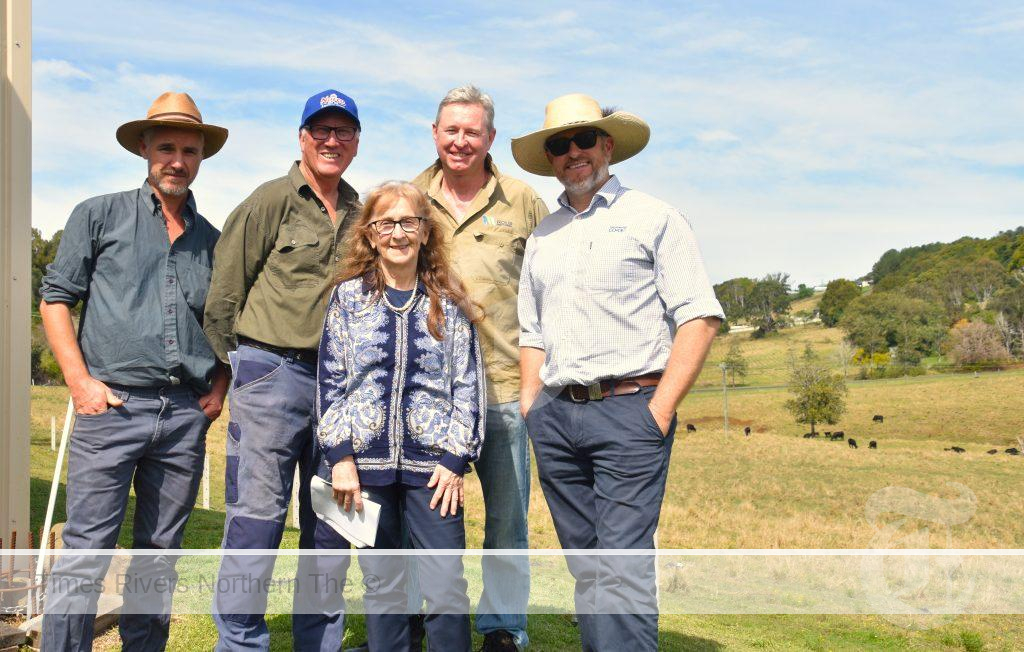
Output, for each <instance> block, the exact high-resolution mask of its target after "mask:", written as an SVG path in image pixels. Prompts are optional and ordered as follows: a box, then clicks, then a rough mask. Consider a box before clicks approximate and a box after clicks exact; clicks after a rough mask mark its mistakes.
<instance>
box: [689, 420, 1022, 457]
mask: <svg viewBox="0 0 1024 652" xmlns="http://www.w3.org/2000/svg"><path fill="white" fill-rule="evenodd" d="M871 421H872V423H884V422H885V417H884V416H883V415H881V414H876V415H875V416H873V417H871ZM686 432H697V426H695V425H693V424H692V423H688V424H686ZM750 433H751V430H750V426H747V427H745V428H744V429H743V435H744V436H746V437H749V436H750ZM819 436H820V435H819V433H817V432H814V431H811V432H806V433H804V439H817V438H818V437H819ZM823 436H824V438H825V439H828V440H829V441H842V440H843V439H846V433H845V432H843V431H842V430H837V431H835V432H825V433H823ZM846 443H847V445H848V446H849V447H850V448H857V440H856V439H854V438H852V437H850V438H849V439H846ZM868 448H870V449H877V448H878V442H877V441H875V440H874V439H872V440H871V441H869V442H868ZM943 450H945V451H946V452H951V453H966V452H967V449H966V448H962V447H960V446H951V447H950V448H944V449H943ZM1003 452H1004V453H1006V454H1007V455H1020V454H1021V452H1020V450H1018V449H1016V448H1007V449H1006V450H1004V451H1003ZM997 453H999V449H997V448H993V449H991V450H989V451H988V454H989V455H996V454H997Z"/></svg>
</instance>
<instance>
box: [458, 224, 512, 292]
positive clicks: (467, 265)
mask: <svg viewBox="0 0 1024 652" xmlns="http://www.w3.org/2000/svg"><path fill="white" fill-rule="evenodd" d="M469 235H470V236H471V237H472V243H471V244H470V247H466V246H465V245H464V246H462V247H460V248H459V249H458V251H456V254H455V258H456V264H457V265H458V268H459V272H460V274H462V276H463V278H464V279H466V280H467V281H469V282H471V283H490V284H492V285H508V284H509V283H511V282H512V279H513V277H515V278H516V279H518V277H519V270H520V269H521V268H522V266H523V252H524V250H525V248H526V239H525V238H523V237H521V236H519V235H517V234H516V233H515V232H514V231H511V230H510V231H502V230H497V229H486V230H485V229H476V230H474V231H472V232H470V234H469Z"/></svg>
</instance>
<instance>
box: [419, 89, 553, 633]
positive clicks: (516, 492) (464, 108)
mask: <svg viewBox="0 0 1024 652" xmlns="http://www.w3.org/2000/svg"><path fill="white" fill-rule="evenodd" d="M433 135H434V144H435V146H436V148H437V156H438V159H437V161H435V162H434V164H433V165H431V166H430V167H429V168H427V169H426V170H424V171H423V173H421V174H420V175H419V176H418V177H416V178H415V179H414V180H413V183H414V184H416V185H417V186H419V187H420V188H421V189H423V190H424V191H425V192H426V193H427V195H428V196H429V197H430V203H431V219H434V220H437V221H438V222H439V223H440V224H441V226H442V228H443V229H444V230H445V232H446V235H447V237H448V241H449V246H450V248H451V257H452V261H453V262H454V264H455V267H456V269H457V271H458V272H459V275H460V276H461V277H462V280H463V282H464V283H465V284H466V286H467V288H468V289H469V292H470V295H471V297H472V298H473V299H474V300H475V301H476V302H477V303H479V304H480V305H481V306H483V308H484V312H485V314H486V319H484V320H483V321H482V322H481V323H480V325H479V329H480V344H481V347H482V349H483V354H484V362H485V364H486V365H487V402H488V409H487V431H486V434H485V437H484V444H483V449H482V450H481V452H480V460H479V461H478V462H477V463H476V469H477V472H478V473H479V474H480V484H481V486H482V488H483V493H484V502H485V509H486V524H485V526H484V548H489V549H495V548H506V549H507V548H515V549H526V548H528V547H529V541H528V537H527V523H526V515H527V511H528V510H529V505H530V456H529V445H528V443H527V436H526V426H525V424H524V422H523V419H522V417H521V416H520V414H519V317H518V312H517V298H518V293H519V272H520V267H521V266H522V264H523V252H524V250H525V248H526V239H527V238H528V237H530V233H531V232H533V229H534V227H536V226H537V223H538V222H539V221H540V220H541V219H542V218H543V217H545V216H546V215H547V214H548V209H547V207H546V206H545V205H544V202H543V201H542V200H541V199H540V198H539V197H538V196H537V193H535V192H534V191H533V189H532V188H530V187H529V186H528V185H526V184H525V183H523V182H522V181H519V180H518V179H513V178H511V177H507V176H505V175H503V174H501V173H500V172H499V171H498V168H497V166H496V165H495V164H494V161H492V160H491V156H490V154H488V153H487V152H488V150H489V149H490V147H491V144H492V143H493V142H494V135H495V130H494V103H493V101H492V100H491V98H490V96H488V95H487V94H486V93H482V92H481V91H480V90H479V89H477V88H476V87H474V86H462V87H459V88H454V89H452V90H451V91H449V92H448V94H447V95H446V96H445V98H444V99H443V100H442V101H441V104H440V106H438V109H437V118H436V120H435V123H434V126H433ZM483 563H484V565H483V580H484V592H483V595H482V596H481V598H480V607H479V609H478V610H477V616H476V628H477V631H479V632H480V633H481V634H483V635H484V648H483V649H484V650H485V651H496V650H515V649H517V648H518V649H522V648H524V647H526V645H527V643H528V639H527V637H526V606H527V601H528V599H529V592H530V571H529V564H528V559H527V558H526V557H520V556H487V557H484V559H483Z"/></svg>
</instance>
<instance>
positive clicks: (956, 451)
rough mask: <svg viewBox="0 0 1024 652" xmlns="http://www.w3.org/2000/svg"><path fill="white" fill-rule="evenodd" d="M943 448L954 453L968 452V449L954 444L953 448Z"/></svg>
mask: <svg viewBox="0 0 1024 652" xmlns="http://www.w3.org/2000/svg"><path fill="white" fill-rule="evenodd" d="M942 450H945V451H953V452H954V453H966V452H967V450H966V449H964V448H960V447H959V446H953V447H952V448H944V449H942Z"/></svg>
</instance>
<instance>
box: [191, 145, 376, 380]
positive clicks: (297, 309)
mask: <svg viewBox="0 0 1024 652" xmlns="http://www.w3.org/2000/svg"><path fill="white" fill-rule="evenodd" d="M335 209H336V215H337V222H336V223H332V222H331V218H330V215H328V213H327V208H326V207H325V206H324V205H323V203H322V202H321V201H320V199H319V198H318V197H317V196H316V193H314V192H313V189H312V188H310V187H309V184H308V183H307V182H306V178H305V177H304V176H302V172H301V171H300V170H299V163H298V161H296V162H295V163H294V164H293V165H292V167H291V169H290V170H289V171H288V174H287V175H286V176H283V177H281V178H279V179H274V180H273V181H268V182H267V183H265V184H263V185H262V186H260V187H259V188H257V189H256V190H255V191H253V193H252V194H251V195H249V198H248V199H246V200H245V201H243V202H242V203H241V205H239V207H238V208H236V209H235V210H234V211H233V212H232V213H231V215H230V216H228V219H227V222H226V223H225V224H224V232H223V234H222V235H221V238H220V241H219V242H218V243H217V251H216V257H217V264H216V266H215V267H214V270H213V281H212V282H211V284H210V295H209V298H208V300H207V302H206V321H205V328H206V335H207V337H209V338H210V344H211V345H212V346H213V350H214V351H215V352H216V354H217V357H218V358H220V359H221V360H222V361H223V362H224V363H225V364H226V363H227V360H228V351H233V350H234V349H235V348H236V346H237V343H236V338H237V337H239V336H242V337H248V338H250V339H253V340H257V341H260V342H263V343H265V344H270V345H273V346H280V347H284V348H290V349H313V350H315V349H316V348H317V345H318V344H319V343H320V335H321V332H322V331H323V325H324V312H325V311H326V309H327V300H328V299H329V298H330V293H331V290H332V289H333V288H334V285H335V284H336V282H337V278H336V277H337V274H338V267H339V264H340V262H341V260H342V256H343V254H344V233H345V228H346V227H347V225H348V224H349V223H351V222H352V221H354V220H355V219H356V218H357V216H358V214H359V209H360V205H359V194H358V193H357V192H356V191H355V189H354V188H352V186H350V185H348V184H347V183H346V182H345V181H344V180H341V181H340V182H339V183H338V204H337V206H336V207H335Z"/></svg>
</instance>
